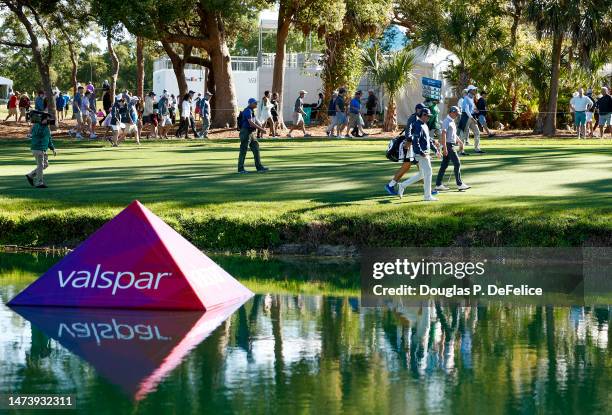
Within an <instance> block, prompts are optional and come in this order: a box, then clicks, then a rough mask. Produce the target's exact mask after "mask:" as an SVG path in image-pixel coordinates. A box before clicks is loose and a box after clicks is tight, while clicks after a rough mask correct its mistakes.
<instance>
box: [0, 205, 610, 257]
mask: <svg viewBox="0 0 612 415" xmlns="http://www.w3.org/2000/svg"><path fill="white" fill-rule="evenodd" d="M115 213H116V212H113V211H112V210H104V209H100V210H99V211H91V212H87V211H84V210H76V211H72V210H66V211H49V212H44V213H40V214H34V215H30V216H25V215H24V216H14V215H13V216H11V215H3V214H1V213H0V244H3V245H20V246H68V247H73V246H76V245H77V244H78V243H79V242H81V241H83V240H84V239H86V238H87V237H88V236H89V235H91V234H92V233H93V232H94V231H95V230H97V229H98V228H99V227H101V226H102V225H103V224H104V223H105V222H106V221H108V220H109V219H111V218H112V217H113V215H114V214H115ZM160 216H161V217H162V219H164V220H165V221H167V222H168V224H169V225H170V226H172V227H173V228H174V229H176V230H177V231H178V232H179V233H181V234H182V235H184V236H185V237H186V238H187V239H189V240H190V241H191V242H192V243H194V244H195V245H196V246H198V247H199V248H201V249H205V250H214V251H223V250H229V251H245V250H248V249H274V248H277V247H279V246H280V245H283V244H301V245H304V246H306V247H312V248H314V247H317V246H319V245H323V244H325V245H344V246H357V247H362V246H380V247H382V246H388V247H393V246H457V245H459V246H581V245H583V244H585V243H587V244H590V245H604V246H609V245H612V225H611V223H610V221H609V220H608V219H607V218H606V217H605V216H604V217H601V216H600V217H599V218H598V216H597V215H592V214H591V215H586V213H585V212H581V214H566V215H560V214H556V215H550V216H543V215H521V214H515V215H510V214H508V213H504V212H503V211H501V210H493V211H473V212H469V211H468V212H457V213H454V214H448V215H431V216H430V217H429V218H428V219H426V220H422V218H421V217H420V216H418V215H406V214H398V213H397V212H393V211H391V212H382V213H378V214H373V213H366V214H363V213H362V214H360V215H357V214H350V213H347V212H343V213H329V214H321V215H320V216H319V217H317V218H315V219H313V218H312V217H311V216H305V215H300V214H295V213H291V214H279V215H277V216H274V215H272V216H271V217H266V218H264V217H258V216H253V217H231V216H230V217H225V216H214V215H207V214H202V213H193V214H191V213H189V214H184V213H175V212H172V211H171V212H168V213H167V214H161V215H160Z"/></svg>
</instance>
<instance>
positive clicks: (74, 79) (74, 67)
mask: <svg viewBox="0 0 612 415" xmlns="http://www.w3.org/2000/svg"><path fill="white" fill-rule="evenodd" d="M67 43H68V51H69V52H70V62H71V63H72V71H71V73H70V81H71V82H72V96H75V95H76V93H77V84H78V83H79V81H78V79H77V72H78V70H79V61H78V59H77V58H78V57H77V54H76V50H75V49H74V45H73V43H72V41H71V40H70V39H69V40H68V42H67Z"/></svg>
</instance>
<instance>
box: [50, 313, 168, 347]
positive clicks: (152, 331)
mask: <svg viewBox="0 0 612 415" xmlns="http://www.w3.org/2000/svg"><path fill="white" fill-rule="evenodd" d="M57 336H58V337H59V338H60V339H61V338H73V339H79V340H89V339H95V341H96V344H97V345H98V346H100V344H101V343H102V340H125V341H130V340H142V341H151V340H154V341H168V340H170V339H171V337H168V336H163V335H162V334H161V333H160V331H159V327H158V326H156V325H152V324H126V323H118V322H117V320H115V319H114V318H113V319H111V321H110V322H108V323H101V322H93V321H91V322H88V321H83V322H78V323H71V324H70V323H60V324H59V326H58V329H57Z"/></svg>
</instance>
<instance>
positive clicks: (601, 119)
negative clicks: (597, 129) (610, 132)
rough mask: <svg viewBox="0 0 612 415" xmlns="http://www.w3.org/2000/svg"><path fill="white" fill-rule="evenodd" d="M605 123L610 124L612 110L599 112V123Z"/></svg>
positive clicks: (603, 124) (602, 124)
mask: <svg viewBox="0 0 612 415" xmlns="http://www.w3.org/2000/svg"><path fill="white" fill-rule="evenodd" d="M606 124H608V125H612V112H609V113H607V114H602V113H599V125H601V126H605V125H606Z"/></svg>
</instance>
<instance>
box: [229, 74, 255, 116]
mask: <svg viewBox="0 0 612 415" xmlns="http://www.w3.org/2000/svg"><path fill="white" fill-rule="evenodd" d="M232 75H233V77H234V86H235V90H236V103H237V105H238V109H239V110H242V109H243V108H245V107H246V106H247V104H248V101H249V98H256V99H257V100H259V96H260V95H259V90H258V75H257V71H233V72H232Z"/></svg>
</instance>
